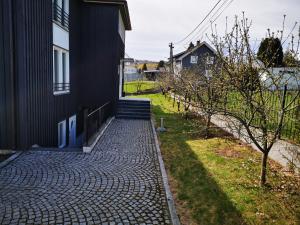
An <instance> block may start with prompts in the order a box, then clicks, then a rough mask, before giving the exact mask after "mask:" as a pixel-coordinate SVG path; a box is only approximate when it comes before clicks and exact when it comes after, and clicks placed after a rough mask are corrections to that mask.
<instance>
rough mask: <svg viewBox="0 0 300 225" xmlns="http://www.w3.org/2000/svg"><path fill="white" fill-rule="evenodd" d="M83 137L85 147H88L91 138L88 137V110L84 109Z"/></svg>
mask: <svg viewBox="0 0 300 225" xmlns="http://www.w3.org/2000/svg"><path fill="white" fill-rule="evenodd" d="M83 135H84V137H83V138H84V145H85V146H88V144H89V143H88V142H89V136H88V109H84V112H83Z"/></svg>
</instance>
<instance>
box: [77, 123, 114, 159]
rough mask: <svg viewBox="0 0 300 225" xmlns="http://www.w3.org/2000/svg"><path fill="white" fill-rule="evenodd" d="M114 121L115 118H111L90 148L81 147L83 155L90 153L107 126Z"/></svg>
mask: <svg viewBox="0 0 300 225" xmlns="http://www.w3.org/2000/svg"><path fill="white" fill-rule="evenodd" d="M114 119H115V117H112V118H111V119H110V120H109V121H108V122H107V124H105V127H104V128H103V129H102V131H101V132H100V134H99V135H98V137H97V138H96V140H95V141H94V142H93V144H92V145H91V146H88V147H83V148H82V149H83V153H91V152H92V151H93V149H94V147H95V145H96V144H97V143H98V141H99V139H100V138H101V137H102V135H103V134H104V132H105V131H106V129H107V128H108V127H109V125H110V124H111V122H112V121H113V120H114Z"/></svg>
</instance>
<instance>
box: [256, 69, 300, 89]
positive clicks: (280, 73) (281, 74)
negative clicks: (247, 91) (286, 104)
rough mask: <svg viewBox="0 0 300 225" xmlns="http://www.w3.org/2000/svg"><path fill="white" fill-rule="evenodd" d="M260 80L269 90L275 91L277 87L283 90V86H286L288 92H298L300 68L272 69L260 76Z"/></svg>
mask: <svg viewBox="0 0 300 225" xmlns="http://www.w3.org/2000/svg"><path fill="white" fill-rule="evenodd" d="M262 80H263V81H264V83H265V84H266V85H267V86H269V87H270V89H271V90H276V89H278V87H280V88H284V86H285V85H287V88H288V90H299V88H300V68H299V67H273V68H270V69H268V72H264V73H263V74H262ZM275 83H276V86H277V87H276V86H275Z"/></svg>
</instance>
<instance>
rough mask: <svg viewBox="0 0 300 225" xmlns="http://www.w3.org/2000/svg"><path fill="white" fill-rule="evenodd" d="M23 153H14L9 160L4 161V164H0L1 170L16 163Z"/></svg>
mask: <svg viewBox="0 0 300 225" xmlns="http://www.w3.org/2000/svg"><path fill="white" fill-rule="evenodd" d="M22 153H23V152H16V153H14V154H13V155H12V156H11V157H9V158H8V159H6V160H4V161H3V162H1V163H0V169H2V168H3V167H5V166H7V165H8V164H9V163H11V162H12V161H14V160H15V159H16V158H18V157H19V156H20V155H21V154H22Z"/></svg>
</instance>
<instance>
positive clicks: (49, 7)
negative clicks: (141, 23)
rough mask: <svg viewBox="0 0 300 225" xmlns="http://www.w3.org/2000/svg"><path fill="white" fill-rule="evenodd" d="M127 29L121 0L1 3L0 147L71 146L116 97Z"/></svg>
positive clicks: (126, 14)
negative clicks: (93, 114) (91, 116)
mask: <svg viewBox="0 0 300 225" xmlns="http://www.w3.org/2000/svg"><path fill="white" fill-rule="evenodd" d="M126 30H131V23H130V17H129V11H128V6H127V2H126V0H118V1H116V0H114V1H112V0H91V1H88V0H39V1H33V0H1V1H0V107H1V108H0V149H28V148H30V147H31V146H33V145H38V146H42V147H61V148H63V147H66V146H71V145H77V144H78V142H80V140H79V139H80V137H81V135H82V132H83V119H82V117H83V111H84V110H86V109H87V110H89V111H91V110H94V109H96V108H98V107H100V106H101V105H103V104H105V103H107V102H110V104H111V105H112V109H114V108H115V105H116V103H117V100H118V99H119V93H121V91H120V90H119V89H120V84H119V82H120V80H122V79H120V76H121V73H122V64H123V63H122V62H123V58H124V54H125V52H124V51H125V50H124V49H125V44H124V43H125V31H126ZM114 113H115V111H114V110H111V115H113V114H114Z"/></svg>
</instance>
